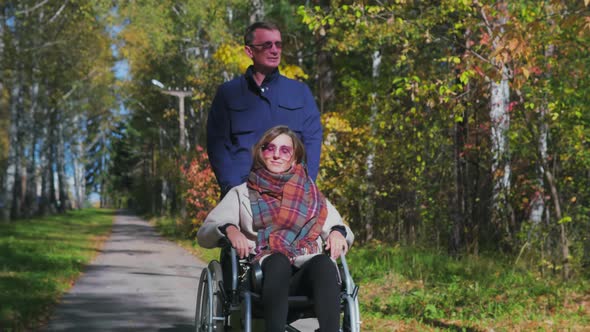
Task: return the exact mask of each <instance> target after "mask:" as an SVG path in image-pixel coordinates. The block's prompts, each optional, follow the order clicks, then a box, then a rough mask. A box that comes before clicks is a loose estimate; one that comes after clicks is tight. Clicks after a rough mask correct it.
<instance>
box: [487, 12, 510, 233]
mask: <svg viewBox="0 0 590 332" xmlns="http://www.w3.org/2000/svg"><path fill="white" fill-rule="evenodd" d="M496 6H497V9H498V13H499V14H498V15H499V17H498V18H497V19H496V20H495V22H493V25H494V26H495V29H492V27H491V25H490V24H489V22H488V29H489V30H488V32H489V34H490V36H493V38H494V39H493V42H492V43H493V48H494V49H498V48H499V47H500V46H499V42H500V40H501V37H503V35H504V33H505V29H504V26H505V25H506V22H507V15H506V12H507V6H508V4H507V2H504V1H501V2H498V3H497V5H496ZM484 18H485V19H486V21H487V18H486V16H485V14H484ZM495 31H497V33H495ZM503 61H504V59H502V60H498V59H493V60H492V63H493V64H494V65H495V66H496V67H497V68H498V70H499V74H500V80H499V81H492V82H491V87H490V90H491V91H490V92H491V95H492V97H491V105H490V122H491V144H492V146H491V152H492V169H491V172H492V181H493V188H492V222H493V223H494V224H495V225H502V226H504V227H505V228H506V229H505V231H506V233H507V234H510V229H509V226H508V225H509V223H508V222H503V220H504V219H505V218H506V216H507V215H508V214H507V212H508V193H509V190H510V172H511V166H510V158H509V144H508V136H507V135H508V130H509V129H510V114H509V112H508V105H509V102H510V88H509V85H508V83H509V82H508V80H509V78H510V74H509V71H508V68H507V66H506V64H505V63H504V62H503Z"/></svg>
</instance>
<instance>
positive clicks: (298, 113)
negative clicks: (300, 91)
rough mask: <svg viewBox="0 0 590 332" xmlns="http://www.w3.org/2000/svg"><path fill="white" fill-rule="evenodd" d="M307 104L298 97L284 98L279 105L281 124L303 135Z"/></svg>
mask: <svg viewBox="0 0 590 332" xmlns="http://www.w3.org/2000/svg"><path fill="white" fill-rule="evenodd" d="M304 106H305V103H304V100H303V98H301V96H298V95H290V96H283V98H281V100H280V101H279V103H278V113H279V114H278V118H279V121H280V122H281V124H284V125H287V126H289V128H291V130H293V131H295V132H297V133H298V134H300V133H301V130H302V129H303V121H305V108H304Z"/></svg>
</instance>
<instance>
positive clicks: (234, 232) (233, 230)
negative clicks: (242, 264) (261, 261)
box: [225, 225, 250, 258]
mask: <svg viewBox="0 0 590 332" xmlns="http://www.w3.org/2000/svg"><path fill="white" fill-rule="evenodd" d="M225 234H227V238H228V239H229V242H231V246H232V247H234V248H235V249H236V253H237V254H238V257H240V258H246V257H247V256H248V253H249V252H250V247H249V245H248V239H247V238H246V236H245V235H244V234H242V232H240V230H239V229H238V228H237V227H236V226H234V225H231V226H229V227H227V228H226V229H225Z"/></svg>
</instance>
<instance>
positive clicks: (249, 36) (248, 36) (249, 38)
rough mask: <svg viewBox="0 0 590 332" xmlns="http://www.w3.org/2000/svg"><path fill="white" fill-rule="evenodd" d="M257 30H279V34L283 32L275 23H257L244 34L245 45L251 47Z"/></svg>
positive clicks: (251, 25)
mask: <svg viewBox="0 0 590 332" xmlns="http://www.w3.org/2000/svg"><path fill="white" fill-rule="evenodd" d="M256 29H264V30H271V31H274V30H277V31H279V32H281V29H279V26H278V25H276V24H275V23H273V22H255V23H252V24H250V26H248V27H247V28H246V31H245V33H244V45H250V44H252V42H253V41H254V31H256Z"/></svg>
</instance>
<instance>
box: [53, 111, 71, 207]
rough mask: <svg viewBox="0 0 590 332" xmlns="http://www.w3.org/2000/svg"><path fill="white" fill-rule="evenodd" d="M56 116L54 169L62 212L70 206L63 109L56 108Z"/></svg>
mask: <svg viewBox="0 0 590 332" xmlns="http://www.w3.org/2000/svg"><path fill="white" fill-rule="evenodd" d="M56 112H57V114H58V116H57V119H58V122H57V128H56V129H57V132H56V134H57V145H56V159H55V161H56V169H57V186H58V191H59V205H58V211H59V212H60V213H64V212H65V211H66V210H67V209H69V208H70V199H69V195H68V182H67V178H66V152H65V137H64V125H63V121H64V116H63V111H61V110H59V109H58V110H56Z"/></svg>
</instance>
